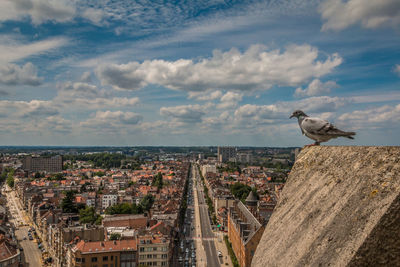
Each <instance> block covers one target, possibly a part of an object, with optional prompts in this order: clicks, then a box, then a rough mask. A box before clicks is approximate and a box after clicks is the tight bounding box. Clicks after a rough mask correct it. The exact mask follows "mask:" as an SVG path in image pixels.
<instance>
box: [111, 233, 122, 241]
mask: <svg viewBox="0 0 400 267" xmlns="http://www.w3.org/2000/svg"><path fill="white" fill-rule="evenodd" d="M120 239H121V235H120V234H118V233H112V234H111V235H110V240H120Z"/></svg>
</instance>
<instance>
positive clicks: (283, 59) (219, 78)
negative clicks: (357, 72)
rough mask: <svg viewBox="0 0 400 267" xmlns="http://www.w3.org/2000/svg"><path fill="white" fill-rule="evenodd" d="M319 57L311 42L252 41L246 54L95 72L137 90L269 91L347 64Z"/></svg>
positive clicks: (107, 81) (332, 57) (103, 79)
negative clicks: (272, 44)
mask: <svg viewBox="0 0 400 267" xmlns="http://www.w3.org/2000/svg"><path fill="white" fill-rule="evenodd" d="M318 57H319V52H318V49H317V48H315V47H312V46H309V45H290V46H288V47H286V50H285V51H280V50H268V49H266V48H265V47H264V46H261V45H253V46H251V47H250V48H249V49H248V50H247V51H245V52H244V53H241V52H240V51H238V50H237V49H234V48H233V49H231V50H230V51H228V52H221V51H219V50H216V51H214V53H213V56H212V57H211V58H208V59H202V60H200V61H198V62H195V61H193V60H187V59H180V60H177V61H171V62H170V61H165V60H146V61H144V62H143V63H139V62H130V63H128V64H121V65H117V64H111V65H108V64H103V65H100V66H99V67H98V68H97V69H96V75H97V76H98V78H99V79H100V81H101V82H102V84H103V85H111V86H113V87H114V88H115V89H127V90H137V89H140V88H142V87H144V86H146V85H148V84H159V85H162V86H165V87H167V88H170V89H176V90H185V91H207V90H209V89H213V90H218V89H225V90H242V91H249V90H257V89H259V90H266V89H269V88H270V87H272V86H274V85H278V86H296V85H300V84H303V83H304V82H306V81H307V80H309V79H310V78H313V77H314V78H318V77H321V76H324V75H326V74H328V73H330V72H332V71H333V69H334V68H335V67H336V66H338V65H340V64H341V62H342V59H341V57H340V56H339V55H338V54H332V55H329V56H328V57H327V58H326V59H325V61H321V60H320V59H319V58H318Z"/></svg>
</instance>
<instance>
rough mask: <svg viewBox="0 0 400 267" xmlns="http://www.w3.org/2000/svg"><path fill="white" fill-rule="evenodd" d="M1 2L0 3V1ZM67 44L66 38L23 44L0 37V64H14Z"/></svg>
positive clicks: (7, 37)
mask: <svg viewBox="0 0 400 267" xmlns="http://www.w3.org/2000/svg"><path fill="white" fill-rule="evenodd" d="M0 2H1V1H0ZM67 43H68V39H66V38H52V39H46V40H42V41H37V42H32V43H27V44H26V43H25V42H22V41H20V40H17V39H15V38H13V37H10V36H0V51H2V52H1V53H0V63H8V62H14V61H17V60H20V59H24V58H27V57H29V56H32V55H40V54H45V53H48V52H50V51H51V50H53V49H56V48H59V47H61V46H64V45H66V44H67Z"/></svg>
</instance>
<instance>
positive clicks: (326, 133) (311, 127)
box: [290, 110, 356, 146]
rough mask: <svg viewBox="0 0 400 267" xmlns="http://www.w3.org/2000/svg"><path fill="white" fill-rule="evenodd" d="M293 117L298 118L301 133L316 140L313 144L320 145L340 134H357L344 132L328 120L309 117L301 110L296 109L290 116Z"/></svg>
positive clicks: (349, 136) (351, 135) (348, 135)
mask: <svg viewBox="0 0 400 267" xmlns="http://www.w3.org/2000/svg"><path fill="white" fill-rule="evenodd" d="M293 117H296V118H297V120H298V122H299V126H300V129H301V133H302V134H303V135H305V136H307V137H308V138H311V139H313V140H315V143H314V144H312V145H317V146H318V145H319V144H320V143H321V142H327V141H329V140H331V139H332V138H337V137H340V136H342V137H346V138H349V139H354V137H353V135H355V134H356V133H355V132H344V131H342V130H339V129H338V128H336V127H335V126H334V125H333V124H331V123H329V122H328V121H326V120H323V119H320V118H312V117H309V116H307V114H305V113H304V112H303V111H301V110H296V111H294V112H293V114H292V115H291V116H290V119H291V118H293Z"/></svg>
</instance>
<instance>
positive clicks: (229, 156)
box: [218, 146, 237, 162]
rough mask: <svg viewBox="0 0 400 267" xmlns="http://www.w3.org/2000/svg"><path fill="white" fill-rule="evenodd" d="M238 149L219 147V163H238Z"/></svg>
mask: <svg viewBox="0 0 400 267" xmlns="http://www.w3.org/2000/svg"><path fill="white" fill-rule="evenodd" d="M236 156H237V149H236V147H232V146H219V147H218V161H219V162H227V161H236Z"/></svg>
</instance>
